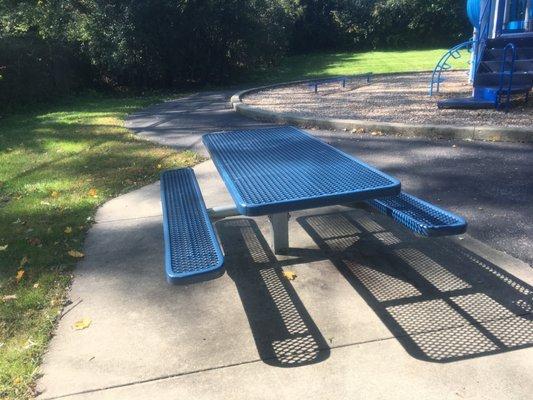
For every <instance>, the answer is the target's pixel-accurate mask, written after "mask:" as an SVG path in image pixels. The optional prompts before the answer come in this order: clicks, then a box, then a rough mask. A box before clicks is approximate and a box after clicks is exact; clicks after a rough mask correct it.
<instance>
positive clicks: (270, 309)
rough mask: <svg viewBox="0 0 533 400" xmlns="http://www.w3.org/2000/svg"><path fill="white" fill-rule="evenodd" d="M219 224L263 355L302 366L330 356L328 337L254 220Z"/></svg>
mask: <svg viewBox="0 0 533 400" xmlns="http://www.w3.org/2000/svg"><path fill="white" fill-rule="evenodd" d="M216 226H217V231H218V233H219V237H220V239H221V242H222V247H223V248H224V252H225V267H226V272H227V273H228V275H229V277H230V278H231V279H232V280H233V281H234V282H235V285H236V287H237V290H238V293H239V296H240V298H241V300H242V304H243V307H244V311H245V312H246V316H247V318H248V321H249V323H250V328H251V330H252V334H253V337H254V341H255V343H256V346H257V350H258V352H259V356H260V358H261V360H262V361H263V362H265V363H266V364H269V365H272V366H277V367H299V366H303V365H309V364H314V363H318V362H321V361H323V360H325V359H327V358H328V357H329V354H330V350H329V347H328V345H327V342H326V340H325V339H324V337H323V336H322V334H321V333H320V331H319V330H318V328H317V326H316V324H315V323H314V322H313V320H312V318H311V317H310V315H309V314H308V312H307V310H306V309H305V307H304V305H303V303H302V302H301V300H300V298H299V297H298V295H297V293H296V291H295V290H294V288H293V287H292V285H291V283H290V282H289V281H288V280H287V279H286V278H285V277H284V276H283V270H282V268H281V265H280V263H279V262H278V261H277V259H276V257H275V256H274V254H273V253H272V251H271V250H270V247H269V246H268V244H267V242H266V240H265V238H264V237H263V235H262V233H261V231H260V230H259V227H258V226H257V224H256V223H255V221H254V220H252V219H247V218H236V219H225V220H222V221H219V222H217V224H216Z"/></svg>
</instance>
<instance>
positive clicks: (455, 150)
mask: <svg viewBox="0 0 533 400" xmlns="http://www.w3.org/2000/svg"><path fill="white" fill-rule="evenodd" d="M234 92H235V91H231V92H230V91H228V92H208V93H200V94H195V95H192V96H190V97H186V98H182V99H179V100H175V101H171V102H167V103H164V104H162V105H157V106H154V107H151V108H149V109H146V110H144V111H143V112H141V113H138V114H136V115H135V116H133V117H132V118H130V119H129V121H128V123H127V125H128V126H129V127H130V128H132V129H133V130H134V131H135V132H137V133H138V134H139V135H141V136H143V137H146V138H148V139H150V140H154V141H156V142H158V143H164V144H167V145H170V146H173V147H175V148H176V149H180V150H183V149H192V150H194V151H197V152H199V153H201V154H203V155H207V154H206V151H205V149H204V147H203V146H202V143H201V136H202V134H204V133H206V132H213V131H219V130H227V129H233V128H253V127H256V126H258V125H260V123H259V122H257V121H254V120H251V119H248V118H245V117H243V116H240V115H238V114H236V113H234V112H233V111H232V109H231V106H230V104H229V98H230V96H231V95H232V94H233V93H234ZM310 132H312V133H313V134H315V135H317V136H319V137H321V138H322V139H324V140H326V141H328V142H330V143H331V144H333V145H334V146H336V147H338V148H340V149H342V150H343V151H345V152H347V153H350V154H354V155H355V156H357V157H359V158H361V159H363V160H364V161H366V162H368V163H369V164H371V165H375V166H377V167H378V168H380V169H382V170H384V171H386V172H388V173H390V174H392V175H394V176H396V177H397V178H399V179H400V180H401V182H402V187H403V188H404V189H405V190H407V191H409V192H411V193H413V194H415V195H416V196H420V197H422V198H424V199H427V200H429V201H430V202H433V203H435V204H439V205H441V206H443V207H444V208H447V209H450V210H452V211H454V212H457V213H458V214H460V215H462V216H464V217H465V218H466V219H467V220H468V222H469V230H468V232H469V234H470V235H472V236H473V237H475V238H477V239H479V240H481V241H483V242H484V243H487V244H489V245H490V246H492V247H494V248H496V249H498V250H501V251H505V252H506V253H508V254H510V255H512V256H514V257H517V258H519V259H521V260H523V261H525V262H527V263H529V264H530V265H533V240H532V239H531V238H533V201H531V198H532V196H533V179H531V171H533V156H532V154H533V144H521V143H488V142H468V141H462V140H457V141H449V140H431V139H423V138H412V139H408V138H398V137H390V136H381V137H373V136H370V135H366V136H360V135H357V136H356V135H353V134H351V133H347V132H339V131H315V130H313V131H310ZM354 137H355V138H356V139H355V140H354Z"/></svg>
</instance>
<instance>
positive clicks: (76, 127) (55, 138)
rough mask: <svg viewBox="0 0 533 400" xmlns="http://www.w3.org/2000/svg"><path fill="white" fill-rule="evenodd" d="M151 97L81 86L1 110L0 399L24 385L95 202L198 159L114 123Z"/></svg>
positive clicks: (61, 300)
mask: <svg viewBox="0 0 533 400" xmlns="http://www.w3.org/2000/svg"><path fill="white" fill-rule="evenodd" d="M158 100H160V99H159V98H157V97H149V98H134V97H121V98H119V97H109V96H107V97H106V96H98V95H90V96H83V97H78V98H75V99H70V100H69V101H68V102H67V101H65V102H64V104H63V105H59V104H58V105H55V106H53V107H50V108H49V109H48V110H41V111H34V112H26V113H25V114H19V115H14V116H10V117H4V118H3V119H0V266H1V268H0V399H11V398H17V399H24V398H29V397H31V396H32V395H33V385H34V382H35V379H36V377H37V375H38V373H39V370H38V366H39V363H40V360H41V357H42V354H43V352H44V349H45V346H46V344H47V342H48V340H49V338H50V335H51V332H52V329H53V327H54V323H55V322H56V321H57V319H58V318H59V317H60V313H61V309H62V307H63V306H64V305H65V302H66V301H67V299H66V296H65V295H66V289H67V288H68V285H69V283H70V280H71V271H72V269H73V267H74V265H75V263H76V261H78V260H80V259H82V257H83V253H82V252H83V240H84V237H85V235H86V233H87V230H88V229H89V228H90V226H91V223H92V219H93V216H94V213H95V211H96V209H97V207H98V206H99V205H101V204H102V203H104V202H105V201H106V200H108V199H110V198H112V197H115V196H117V195H119V194H121V193H124V192H128V191H130V190H132V189H135V188H137V187H141V186H143V185H145V184H147V183H149V182H153V181H155V180H157V179H158V176H159V174H160V171H161V170H163V169H167V168H173V167H174V168H175V167H178V166H186V165H193V164H195V163H197V162H198V161H199V160H198V157H197V156H196V155H195V154H193V153H191V152H183V153H178V152H176V151H174V150H172V149H170V148H166V147H161V146H156V145H154V144H152V143H149V142H146V141H143V140H140V139H137V138H135V137H134V136H133V135H132V134H131V133H130V132H129V131H127V130H126V129H125V128H123V126H122V122H123V119H124V117H125V116H126V115H127V114H128V113H130V112H132V111H134V110H136V109H138V108H140V107H143V106H146V105H148V104H150V103H152V102H154V101H158Z"/></svg>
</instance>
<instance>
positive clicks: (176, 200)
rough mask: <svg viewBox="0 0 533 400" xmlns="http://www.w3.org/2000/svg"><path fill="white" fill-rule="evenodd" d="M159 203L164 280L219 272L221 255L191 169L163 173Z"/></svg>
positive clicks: (183, 280)
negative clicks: (163, 241)
mask: <svg viewBox="0 0 533 400" xmlns="http://www.w3.org/2000/svg"><path fill="white" fill-rule="evenodd" d="M161 204H162V206H163V233H164V238H165V272H166V275H167V280H168V281H169V282H170V283H187V282H189V281H195V280H197V279H195V278H198V277H199V276H204V275H208V274H213V275H220V274H222V273H223V270H222V266H223V263H224V256H223V255H222V250H221V249H220V245H219V243H218V240H217V237H216V234H215V231H214V229H213V225H212V224H211V221H210V219H209V215H208V214H207V209H206V207H205V203H204V200H203V198H202V194H201V193H200V188H199V186H198V182H197V181H196V176H195V175H194V171H193V170H192V169H190V168H183V169H175V170H170V171H165V172H163V174H162V175H161Z"/></svg>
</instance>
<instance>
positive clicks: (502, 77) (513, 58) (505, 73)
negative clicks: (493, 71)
mask: <svg viewBox="0 0 533 400" xmlns="http://www.w3.org/2000/svg"><path fill="white" fill-rule="evenodd" d="M508 51H511V68H510V70H509V71H506V70H505V65H506V64H507V52H508ZM515 61H516V47H515V45H514V44H513V43H507V44H506V45H505V47H504V48H503V55H502V62H501V66H500V88H499V90H498V93H497V94H496V100H495V102H496V103H495V108H499V106H500V104H499V103H500V96H501V95H502V93H503V86H504V85H505V76H509V84H508V85H507V96H506V99H505V112H509V104H510V102H511V88H512V85H513V74H514V65H515Z"/></svg>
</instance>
